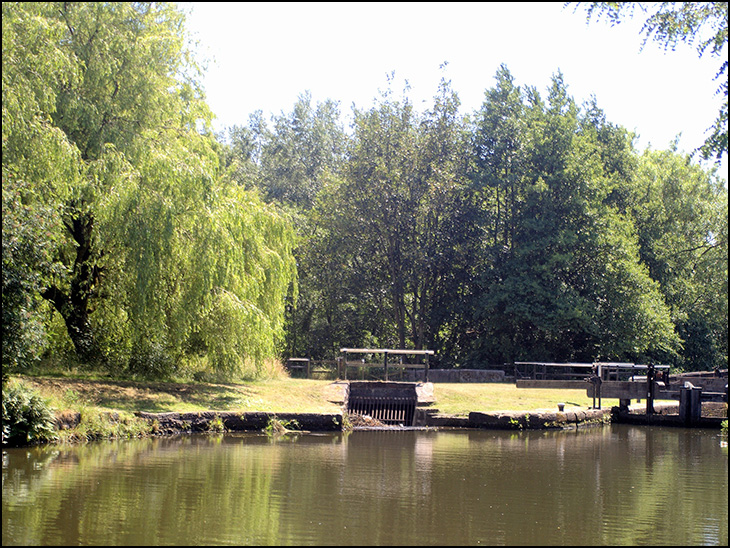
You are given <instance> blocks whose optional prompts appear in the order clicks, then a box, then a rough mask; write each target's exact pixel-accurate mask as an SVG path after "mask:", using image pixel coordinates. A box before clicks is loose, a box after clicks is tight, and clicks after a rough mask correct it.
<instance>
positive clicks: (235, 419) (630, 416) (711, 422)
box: [56, 404, 727, 439]
mask: <svg viewBox="0 0 730 548" xmlns="http://www.w3.org/2000/svg"><path fill="white" fill-rule="evenodd" d="M673 407H676V404H675V405H674V406H672V404H663V405H658V406H656V409H655V411H656V412H655V414H652V415H646V413H645V412H642V410H641V409H640V408H637V407H635V408H632V409H630V410H629V411H622V410H620V409H619V408H618V407H606V408H602V409H590V408H589V409H583V408H575V409H568V410H564V411H552V410H533V411H496V412H481V411H473V412H471V413H469V414H468V415H467V416H464V415H449V414H444V413H439V412H438V410H436V409H429V408H427V407H420V408H418V409H417V414H416V426H418V427H425V428H449V429H451V428H454V429H491V430H517V431H522V430H566V429H575V428H585V427H591V426H601V425H605V424H611V423H616V424H639V425H650V426H651V425H653V426H686V425H684V424H683V423H681V422H680V421H679V417H678V416H677V415H676V414H674V413H673V412H674V411H675V409H674V408H673ZM115 415H116V414H115V413H107V414H105V420H107V421H109V422H110V423H114V422H116V421H118V420H119V417H118V416H115ZM134 416H135V417H136V418H138V419H141V420H143V421H145V422H146V423H147V424H148V428H146V429H145V431H146V434H148V435H153V436H154V435H159V436H164V435H175V434H185V433H222V432H262V431H266V430H267V429H270V428H272V425H281V426H283V427H284V428H285V429H286V431H288V432H295V431H307V432H339V431H343V430H347V429H354V430H356V429H359V427H357V426H354V427H353V426H352V425H351V423H350V421H349V419H348V417H347V415H346V413H344V412H337V413H272V412H256V411H254V412H251V411H247V412H235V411H213V410H211V411H199V412H186V413H178V412H164V413H150V412H144V411H139V412H136V413H134ZM723 420H727V419H726V418H724V419H723V418H707V417H703V418H702V419H701V421H700V422H699V423H698V424H695V425H694V426H695V427H701V428H713V429H719V428H720V427H721V423H722V421H723ZM80 422H81V413H78V412H70V411H66V412H63V413H58V414H57V415H56V428H57V430H59V431H61V430H72V429H74V428H75V427H76V426H78V425H79V423H80ZM385 428H392V429H397V428H398V427H397V426H389V427H385ZM363 429H364V428H363ZM100 437H104V436H98V437H97V436H94V438H95V439H99V438H100Z"/></svg>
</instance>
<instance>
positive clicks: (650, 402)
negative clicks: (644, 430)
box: [646, 363, 656, 415]
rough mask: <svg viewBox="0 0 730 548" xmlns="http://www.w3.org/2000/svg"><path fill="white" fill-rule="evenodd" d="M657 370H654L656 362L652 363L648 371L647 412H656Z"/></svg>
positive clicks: (649, 413)
mask: <svg viewBox="0 0 730 548" xmlns="http://www.w3.org/2000/svg"><path fill="white" fill-rule="evenodd" d="M655 376H656V372H655V370H654V364H653V363H650V364H649V368H648V369H647V371H646V414H647V415H653V414H654V377H655Z"/></svg>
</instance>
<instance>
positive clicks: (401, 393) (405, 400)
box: [347, 382, 418, 426]
mask: <svg viewBox="0 0 730 548" xmlns="http://www.w3.org/2000/svg"><path fill="white" fill-rule="evenodd" d="M417 405H418V395H417V393H416V389H415V384H412V383H394V382H352V383H350V387H349V391H348V398H347V412H348V413H350V414H354V415H362V416H365V415H367V416H370V417H372V418H373V419H376V420H378V421H380V422H382V423H383V424H387V425H402V426H413V425H414V423H415V416H416V406H417Z"/></svg>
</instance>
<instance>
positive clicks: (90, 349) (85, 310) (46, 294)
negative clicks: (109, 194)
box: [41, 210, 106, 366]
mask: <svg viewBox="0 0 730 548" xmlns="http://www.w3.org/2000/svg"><path fill="white" fill-rule="evenodd" d="M64 224H65V225H66V228H67V229H68V230H69V232H70V233H71V236H72V237H73V239H74V240H75V241H76V259H75V261H74V266H73V271H72V273H71V283H70V289H69V293H68V294H66V293H64V292H63V291H61V290H60V289H58V288H57V287H56V286H51V287H49V288H47V289H45V290H44V291H43V292H42V293H41V295H42V296H43V298H45V299H47V300H48V301H50V302H51V304H53V307H54V308H55V309H56V310H57V311H58V313H59V314H61V317H62V318H63V320H64V322H65V323H66V331H67V332H68V335H69V337H70V338H71V342H73V345H74V349H75V350H76V356H77V357H78V359H79V361H81V362H82V363H84V364H89V365H95V366H97V365H105V364H106V356H105V355H104V353H103V352H102V351H101V348H100V347H99V343H98V341H97V339H96V336H95V335H94V331H93V329H92V327H91V321H90V320H89V300H90V298H91V296H92V293H93V289H94V286H95V285H97V284H98V282H99V278H100V273H101V269H100V268H99V267H98V266H96V265H95V264H93V261H92V246H91V235H92V230H93V227H94V218H93V216H92V215H91V213H88V212H87V213H82V212H79V211H78V210H74V212H73V214H71V215H69V216H68V217H67V218H66V219H65V220H64Z"/></svg>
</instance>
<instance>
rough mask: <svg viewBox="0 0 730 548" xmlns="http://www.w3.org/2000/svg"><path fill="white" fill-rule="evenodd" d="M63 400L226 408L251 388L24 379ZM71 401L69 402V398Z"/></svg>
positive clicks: (138, 407) (127, 406)
mask: <svg viewBox="0 0 730 548" xmlns="http://www.w3.org/2000/svg"><path fill="white" fill-rule="evenodd" d="M27 380H28V381H29V382H31V383H32V384H35V385H36V386H38V387H42V388H43V390H50V391H51V392H54V393H55V394H56V395H57V396H58V397H60V398H63V399H64V400H65V401H67V402H69V400H75V401H77V402H78V403H80V404H84V403H86V404H91V405H95V406H99V407H106V408H111V409H118V410H120V411H128V412H134V411H147V412H149V413H163V412H166V411H180V410H183V409H185V408H192V407H195V408H200V409H205V410H217V411H226V410H230V409H232V408H235V407H237V406H239V407H240V405H241V400H242V399H244V398H247V397H250V396H251V395H252V394H253V391H252V390H251V389H250V388H248V387H246V386H244V385H239V384H202V383H201V384H197V383H195V384H193V383H190V384H185V383H166V382H144V383H142V382H135V381H103V380H84V381H75V380H72V379H59V378H45V379H38V378H35V379H27ZM69 403H71V402H69Z"/></svg>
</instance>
